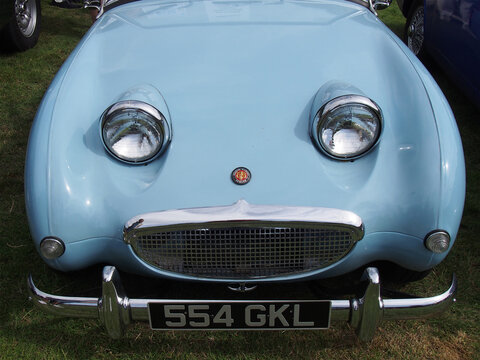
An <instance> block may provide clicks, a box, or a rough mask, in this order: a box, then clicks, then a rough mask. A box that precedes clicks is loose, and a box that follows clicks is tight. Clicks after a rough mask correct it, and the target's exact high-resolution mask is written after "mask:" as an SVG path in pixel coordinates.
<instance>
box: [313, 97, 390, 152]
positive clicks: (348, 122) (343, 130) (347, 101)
mask: <svg viewBox="0 0 480 360" xmlns="http://www.w3.org/2000/svg"><path fill="white" fill-rule="evenodd" d="M313 124H314V127H313V129H312V130H313V137H314V140H315V142H316V144H317V146H318V147H319V148H320V149H321V150H322V151H323V152H325V153H326V154H327V155H329V156H331V157H333V158H336V159H354V158H357V157H359V156H361V155H363V154H365V153H367V152H368V151H369V150H370V149H372V147H373V146H374V145H375V144H376V143H377V140H378V138H379V136H380V131H381V127H382V115H381V111H380V108H379V107H378V106H377V105H376V104H375V103H374V102H373V101H372V100H370V99H369V98H366V97H364V96H360V95H345V96H340V97H338V98H335V99H333V100H331V101H329V102H328V103H326V104H325V105H324V106H323V107H322V108H321V109H320V110H319V111H318V112H317V114H316V116H315V119H314V122H313Z"/></svg>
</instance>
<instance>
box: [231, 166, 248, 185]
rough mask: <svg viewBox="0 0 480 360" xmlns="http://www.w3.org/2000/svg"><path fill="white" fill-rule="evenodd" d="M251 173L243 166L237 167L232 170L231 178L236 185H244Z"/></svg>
mask: <svg viewBox="0 0 480 360" xmlns="http://www.w3.org/2000/svg"><path fill="white" fill-rule="evenodd" d="M251 178H252V175H251V174H250V170H248V169H247V168H244V167H238V168H236V169H235V170H233V171H232V180H233V182H234V183H235V184H237V185H245V184H247V183H248V182H249V181H250V179H251Z"/></svg>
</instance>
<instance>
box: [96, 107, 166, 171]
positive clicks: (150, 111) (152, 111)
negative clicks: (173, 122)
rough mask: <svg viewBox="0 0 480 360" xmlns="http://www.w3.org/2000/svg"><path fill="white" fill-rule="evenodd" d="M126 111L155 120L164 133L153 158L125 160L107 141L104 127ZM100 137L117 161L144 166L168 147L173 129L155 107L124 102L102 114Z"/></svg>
mask: <svg viewBox="0 0 480 360" xmlns="http://www.w3.org/2000/svg"><path fill="white" fill-rule="evenodd" d="M126 111H136V112H140V113H143V114H146V115H147V116H149V117H151V118H152V119H154V121H155V123H157V124H158V125H159V130H160V131H161V133H162V138H163V139H162V144H161V146H160V148H159V149H158V150H157V151H156V152H155V153H154V154H152V155H151V156H149V157H148V158H145V159H141V160H130V159H126V158H123V157H122V156H120V155H119V154H117V153H116V152H115V151H114V150H113V149H112V148H111V147H110V146H109V145H108V141H107V140H106V139H105V135H104V127H105V124H106V123H107V121H109V119H110V118H111V117H112V116H114V115H116V114H118V113H121V112H126ZM100 120H101V121H100V137H101V138H102V143H103V146H104V148H105V150H106V151H107V152H108V153H109V154H110V155H111V156H112V157H114V158H115V159H117V160H119V161H121V162H123V163H125V164H130V165H142V164H147V163H149V162H152V161H153V160H155V159H156V158H157V157H159V156H160V155H161V154H162V153H163V152H164V151H165V150H166V148H167V147H168V145H169V143H170V140H171V134H172V133H171V129H170V124H169V123H168V121H167V120H166V118H165V116H164V115H163V114H162V113H161V112H160V111H159V110H158V109H157V108H155V107H154V106H152V105H150V104H148V103H146V102H143V101H139V100H122V101H119V102H116V103H114V104H112V105H110V106H109V107H108V108H107V109H106V110H105V111H104V112H103V114H102V116H101V118H100Z"/></svg>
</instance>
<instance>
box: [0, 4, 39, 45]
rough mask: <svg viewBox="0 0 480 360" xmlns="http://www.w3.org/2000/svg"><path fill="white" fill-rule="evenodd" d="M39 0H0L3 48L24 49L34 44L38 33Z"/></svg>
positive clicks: (0, 34)
mask: <svg viewBox="0 0 480 360" xmlns="http://www.w3.org/2000/svg"><path fill="white" fill-rule="evenodd" d="M40 27H41V4H40V0H2V1H1V2H0V29H1V30H0V38H1V40H2V41H1V47H2V48H3V49H14V50H17V51H24V50H27V49H30V48H32V47H34V46H35V44H36V43H37V41H38V37H39V35H40Z"/></svg>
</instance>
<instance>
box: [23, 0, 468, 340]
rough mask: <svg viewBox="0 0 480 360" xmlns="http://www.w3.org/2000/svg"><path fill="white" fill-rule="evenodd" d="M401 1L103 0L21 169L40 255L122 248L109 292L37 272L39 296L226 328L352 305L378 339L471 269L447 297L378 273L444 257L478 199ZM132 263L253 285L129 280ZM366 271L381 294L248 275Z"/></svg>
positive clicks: (307, 322) (63, 307)
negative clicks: (384, 327) (161, 291)
mask: <svg viewBox="0 0 480 360" xmlns="http://www.w3.org/2000/svg"><path fill="white" fill-rule="evenodd" d="M87 5H89V6H93V5H94V4H91V3H89V4H87ZM387 5H388V2H383V1H370V2H364V1H362V0H355V1H347V0H291V1H181V0H142V1H134V2H128V1H123V2H121V4H120V5H119V2H118V1H108V0H107V2H106V3H103V1H102V3H100V4H97V5H96V6H97V7H98V9H99V17H98V19H97V21H96V22H95V24H94V25H93V26H92V28H91V29H90V30H89V32H88V33H87V34H86V35H85V37H84V38H83V40H82V41H81V42H80V44H79V45H78V46H77V48H76V49H75V50H74V52H73V53H72V54H71V55H70V57H69V58H68V60H67V61H66V62H65V63H64V65H63V66H62V68H61V69H60V71H59V72H58V74H57V76H56V77H55V79H54V81H53V82H52V84H51V86H50V88H49V89H48V91H47V93H46V94H45V97H44V99H43V101H42V103H41V105H40V108H39V109H38V113H37V116H36V119H35V121H34V124H33V128H32V130H31V134H30V140H29V146H28V153H27V163H26V171H25V183H26V203H27V211H28V217H29V223H30V229H31V233H32V237H33V240H34V243H35V246H36V248H37V249H38V252H39V253H40V255H41V256H42V258H43V259H44V260H45V262H46V263H47V264H48V265H49V266H51V267H53V268H55V269H58V270H61V271H73V270H79V269H83V268H85V267H88V266H91V265H94V264H102V263H103V264H108V266H106V267H105V268H104V272H103V285H102V287H103V295H102V297H100V298H87V297H67V296H58V295H52V294H47V293H45V292H42V291H41V290H40V289H38V288H37V287H36V286H35V285H34V283H33V280H32V277H30V278H29V288H30V291H31V296H32V299H33V301H34V303H35V304H36V305H38V306H39V307H40V308H42V309H43V310H45V311H48V312H52V313H54V314H59V315H66V316H79V317H94V318H97V317H98V318H99V319H100V320H101V321H102V322H103V323H104V324H105V326H106V327H107V330H108V332H109V334H110V335H111V336H112V337H120V336H122V334H123V331H124V327H125V325H127V324H129V323H131V322H134V321H146V322H149V323H150V326H151V327H152V328H153V329H212V328H214V329H226V330H227V329H281V330H283V329H285V328H296V329H319V328H327V327H328V326H329V324H330V323H331V322H333V321H349V322H350V323H351V324H352V325H353V326H354V327H356V328H357V330H358V335H359V337H360V338H361V339H363V340H368V339H371V338H372V336H373V334H374V331H375V328H376V326H377V324H378V323H379V322H380V321H381V320H382V319H384V320H392V319H409V318H416V317H425V316H431V315H434V314H436V313H438V312H440V311H442V310H444V309H446V308H447V307H448V306H449V304H450V303H451V302H452V301H453V298H454V293H455V288H456V281H455V278H453V280H452V284H451V286H450V288H449V289H448V290H447V291H446V292H445V293H443V294H441V295H438V296H436V297H431V298H412V299H402V298H398V299H397V298H395V299H386V298H383V297H382V296H381V294H380V277H381V278H382V279H383V278H386V279H390V280H396V281H411V280H415V279H418V278H421V277H422V276H424V275H425V274H426V273H427V272H428V271H429V270H431V269H432V268H433V267H434V266H436V265H437V264H439V263H440V262H441V261H442V260H443V259H444V258H445V257H446V255H447V254H448V252H449V251H450V250H451V248H452V246H453V243H454V241H455V238H456V236H457V232H458V229H459V225H460V220H461V216H462V211H463V204H464V198H465V164H464V158H463V151H462V144H461V140H460V136H459V132H458V129H457V125H456V122H455V119H454V117H453V114H452V112H451V110H450V107H449V105H448V103H447V101H446V99H445V97H444V96H443V94H442V92H441V91H440V89H439V87H438V86H437V84H436V83H435V81H434V80H433V79H432V77H431V76H430V75H429V73H428V72H427V71H426V70H425V68H424V67H423V65H422V64H421V63H420V62H419V60H418V59H417V58H416V57H415V55H413V53H412V52H411V51H410V50H409V49H408V48H407V47H406V46H405V45H404V44H403V43H402V41H401V40H400V39H398V38H397V37H396V36H395V35H394V34H393V33H392V32H391V31H390V30H388V28H387V27H386V26H385V25H384V24H383V23H382V22H381V21H380V20H379V19H378V18H377V17H376V9H380V8H383V7H385V6H387ZM105 10H107V11H105ZM117 269H118V270H120V271H124V272H128V273H133V274H138V276H142V277H143V276H146V277H156V278H169V279H173V280H182V281H195V282H203V283H212V282H213V283H224V284H225V286H227V285H228V286H229V287H230V288H231V289H234V290H237V291H239V292H240V293H239V294H238V298H235V299H234V300H222V299H215V300H205V299H196V300H183V299H130V298H128V296H127V295H126V292H125V291H124V290H123V287H122V284H121V281H120V276H119V272H118V270H117ZM359 271H360V272H359ZM362 272H363V277H362V279H363V280H365V295H364V296H363V297H357V298H353V299H351V300H339V299H329V300H325V299H322V300H307V299H297V298H295V299H290V300H279V299H278V297H277V296H275V294H272V297H271V298H269V299H255V300H246V298H244V297H243V295H242V293H241V292H244V291H247V290H249V289H251V288H254V287H255V286H259V287H261V286H262V284H263V283H272V282H274V283H277V285H278V287H279V288H280V289H281V287H282V284H284V283H285V282H292V281H306V280H316V281H319V282H322V281H325V280H331V279H335V281H336V282H338V283H343V284H345V285H346V286H348V279H349V278H351V277H352V274H360V275H361V274H362ZM360 275H359V277H360ZM358 280H359V279H358ZM179 284H180V282H179ZM184 284H185V282H184V283H182V284H180V286H184ZM251 298H252V297H251V296H250V297H249V299H251Z"/></svg>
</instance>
